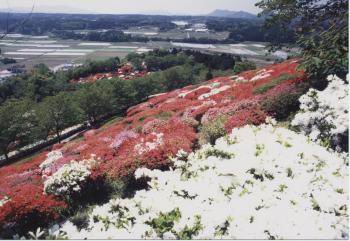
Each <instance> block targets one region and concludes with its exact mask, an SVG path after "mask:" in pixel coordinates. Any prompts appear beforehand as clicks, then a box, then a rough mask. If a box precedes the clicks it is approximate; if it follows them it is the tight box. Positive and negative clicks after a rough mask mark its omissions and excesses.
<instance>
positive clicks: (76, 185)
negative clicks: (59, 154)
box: [44, 159, 95, 195]
mask: <svg viewBox="0 0 350 241" xmlns="http://www.w3.org/2000/svg"><path fill="white" fill-rule="evenodd" d="M94 162H95V160H93V159H90V160H84V161H82V162H76V161H72V162H71V163H69V164H65V165H63V166H62V167H61V168H60V169H59V170H58V171H57V172H56V173H54V174H53V175H52V176H50V177H49V178H48V179H47V180H46V181H45V182H44V191H45V193H46V194H54V195H69V194H71V193H74V192H79V191H80V190H81V188H82V187H81V186H82V185H83V184H84V182H86V180H87V178H88V177H89V175H90V174H91V172H90V170H89V169H90V167H91V165H92V164H93V163H94Z"/></svg>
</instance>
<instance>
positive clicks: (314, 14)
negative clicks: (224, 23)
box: [256, 0, 349, 78]
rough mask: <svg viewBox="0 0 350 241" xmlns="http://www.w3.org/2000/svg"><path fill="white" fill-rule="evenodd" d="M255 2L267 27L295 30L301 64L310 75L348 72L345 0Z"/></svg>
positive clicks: (346, 0) (270, 0)
mask: <svg viewBox="0 0 350 241" xmlns="http://www.w3.org/2000/svg"><path fill="white" fill-rule="evenodd" d="M256 5H257V6H258V7H260V8H261V9H262V12H261V13H260V15H261V16H265V17H266V22H265V26H266V27H268V28H270V27H272V26H276V25H277V26H280V27H281V29H285V30H286V31H287V30H289V29H293V30H294V32H295V33H296V35H297V38H298V41H297V43H298V45H299V46H300V47H301V49H302V57H303V67H304V68H305V69H306V71H307V72H308V74H309V75H310V76H311V77H312V78H323V77H325V76H327V75H329V74H336V75H338V76H341V77H344V76H345V75H346V74H347V72H348V52H349V50H348V32H349V29H348V17H349V13H348V6H349V3H348V0H273V1H272V0H261V1H259V2H258V3H257V4H256ZM280 44H281V43H280V42H274V43H273V45H274V46H277V47H280Z"/></svg>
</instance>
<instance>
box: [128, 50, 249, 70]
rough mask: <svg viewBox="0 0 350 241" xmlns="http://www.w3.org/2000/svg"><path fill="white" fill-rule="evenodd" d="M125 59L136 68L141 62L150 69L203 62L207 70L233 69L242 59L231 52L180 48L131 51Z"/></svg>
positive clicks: (162, 68)
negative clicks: (222, 52) (145, 51)
mask: <svg viewBox="0 0 350 241" xmlns="http://www.w3.org/2000/svg"><path fill="white" fill-rule="evenodd" d="M126 60H127V61H129V62H131V63H132V64H133V66H134V67H136V68H141V65H142V63H145V65H146V66H147V68H148V70H150V71H159V70H164V69H167V68H169V67H172V66H176V65H183V64H191V63H192V62H195V63H199V64H203V65H204V66H205V67H207V68H208V70H212V69H216V70H227V69H233V68H234V66H235V63H236V61H238V62H241V61H242V60H241V57H240V56H236V55H232V54H214V53H203V52H200V51H195V50H184V49H181V48H179V49H177V48H173V49H170V50H154V51H152V52H149V53H147V54H134V53H131V54H129V55H128V56H127V57H126Z"/></svg>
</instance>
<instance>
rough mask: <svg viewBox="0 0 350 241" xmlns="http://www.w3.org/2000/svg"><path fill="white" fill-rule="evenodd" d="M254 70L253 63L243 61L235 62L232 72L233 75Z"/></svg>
mask: <svg viewBox="0 0 350 241" xmlns="http://www.w3.org/2000/svg"><path fill="white" fill-rule="evenodd" d="M254 69H256V65H255V64H254V63H253V62H250V61H248V60H244V61H242V62H237V63H236V65H235V67H234V68H233V71H234V73H235V74H239V73H242V72H244V71H248V70H254Z"/></svg>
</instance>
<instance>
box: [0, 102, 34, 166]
mask: <svg viewBox="0 0 350 241" xmlns="http://www.w3.org/2000/svg"><path fill="white" fill-rule="evenodd" d="M32 120H33V118H32V113H31V111H30V102H29V101H27V100H9V101H6V102H5V103H4V104H3V105H1V106H0V153H1V154H2V155H4V156H5V159H6V161H8V160H9V156H8V153H9V152H10V151H11V149H13V148H15V147H18V146H20V145H22V146H23V145H24V144H26V142H27V137H29V136H30V132H31V130H32V128H33V122H32Z"/></svg>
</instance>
